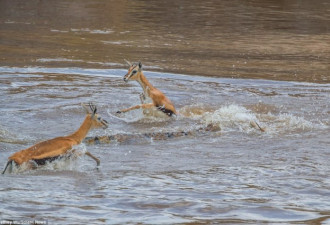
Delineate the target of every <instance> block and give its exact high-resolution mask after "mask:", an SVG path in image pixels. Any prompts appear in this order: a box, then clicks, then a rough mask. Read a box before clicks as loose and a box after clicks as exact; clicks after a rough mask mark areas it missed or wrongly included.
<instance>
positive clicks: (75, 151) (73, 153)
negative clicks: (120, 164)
mask: <svg viewBox="0 0 330 225" xmlns="http://www.w3.org/2000/svg"><path fill="white" fill-rule="evenodd" d="M83 154H85V155H87V156H89V157H91V158H92V159H94V160H95V161H96V165H97V166H99V165H100V159H98V158H97V157H95V156H93V155H92V153H90V152H88V151H86V152H81V151H77V150H72V152H71V154H70V157H71V158H73V159H76V158H78V157H80V156H81V155H83Z"/></svg>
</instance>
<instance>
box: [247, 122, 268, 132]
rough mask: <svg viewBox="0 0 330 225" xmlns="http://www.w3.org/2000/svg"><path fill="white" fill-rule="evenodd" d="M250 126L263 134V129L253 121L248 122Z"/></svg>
mask: <svg viewBox="0 0 330 225" xmlns="http://www.w3.org/2000/svg"><path fill="white" fill-rule="evenodd" d="M250 125H251V126H252V127H254V128H256V129H259V130H260V131H262V132H265V128H262V127H260V125H259V124H258V123H257V122H255V121H250Z"/></svg>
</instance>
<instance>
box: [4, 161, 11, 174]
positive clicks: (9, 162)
mask: <svg viewBox="0 0 330 225" xmlns="http://www.w3.org/2000/svg"><path fill="white" fill-rule="evenodd" d="M12 162H13V160H9V161H8V162H7V164H6V167H5V169H4V170H3V171H2V174H5V172H6V170H7V167H8V166H9V164H10V166H11V167H12V166H13V165H12V164H11V163H12Z"/></svg>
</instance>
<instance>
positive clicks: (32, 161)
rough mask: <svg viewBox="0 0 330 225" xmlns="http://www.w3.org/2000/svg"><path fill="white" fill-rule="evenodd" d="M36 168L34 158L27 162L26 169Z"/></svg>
mask: <svg viewBox="0 0 330 225" xmlns="http://www.w3.org/2000/svg"><path fill="white" fill-rule="evenodd" d="M37 168H38V164H37V163H36V162H35V161H34V160H30V161H28V162H27V167H26V169H27V170H35V169H37Z"/></svg>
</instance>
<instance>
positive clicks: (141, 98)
mask: <svg viewBox="0 0 330 225" xmlns="http://www.w3.org/2000/svg"><path fill="white" fill-rule="evenodd" d="M145 100H146V96H145V94H144V93H143V92H142V93H141V94H140V101H141V104H144V102H145Z"/></svg>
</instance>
